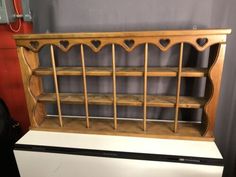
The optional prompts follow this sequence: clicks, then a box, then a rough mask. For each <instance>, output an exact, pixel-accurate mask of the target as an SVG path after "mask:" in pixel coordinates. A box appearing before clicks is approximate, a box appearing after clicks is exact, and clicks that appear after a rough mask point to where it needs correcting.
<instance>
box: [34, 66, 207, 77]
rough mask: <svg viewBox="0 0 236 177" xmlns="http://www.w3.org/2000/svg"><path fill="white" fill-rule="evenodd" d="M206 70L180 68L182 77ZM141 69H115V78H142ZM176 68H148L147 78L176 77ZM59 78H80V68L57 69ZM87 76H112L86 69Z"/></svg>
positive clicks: (109, 70) (108, 71) (39, 70)
mask: <svg viewBox="0 0 236 177" xmlns="http://www.w3.org/2000/svg"><path fill="white" fill-rule="evenodd" d="M207 72H208V70H207V69H205V68H190V67H186V68H185V67H184V68H182V73H181V75H182V77H205V76H206V75H207ZM143 73H144V68H143V67H116V76H143V75H144V74H143ZM177 73H178V68H177V67H148V71H147V76H149V77H155V76H166V77H176V76H177ZM33 74H34V75H38V76H46V75H52V74H53V70H52V68H46V67H45V68H37V69H35V70H34V71H33ZM57 75H59V76H64V75H65V76H77V75H78V76H80V75H82V67H57ZM86 75H87V76H112V67H86Z"/></svg>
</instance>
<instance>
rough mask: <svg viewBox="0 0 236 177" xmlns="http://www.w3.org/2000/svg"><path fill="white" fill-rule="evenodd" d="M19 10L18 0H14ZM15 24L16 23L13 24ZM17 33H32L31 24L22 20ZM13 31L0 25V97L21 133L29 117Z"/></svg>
mask: <svg viewBox="0 0 236 177" xmlns="http://www.w3.org/2000/svg"><path fill="white" fill-rule="evenodd" d="M16 3H17V7H18V8H19V10H20V12H21V9H20V1H18V0H17V1H16ZM14 25H16V26H17V24H13V27H14ZM18 33H32V24H31V23H26V22H23V21H22V26H21V30H20V31H19V32H18ZM14 34H16V33H13V32H12V31H11V30H10V28H9V26H8V25H7V24H1V25H0V97H1V98H2V99H3V100H4V101H5V102H6V104H7V106H8V108H9V110H10V113H11V116H12V117H13V118H14V119H15V120H17V121H19V122H20V125H21V128H22V130H23V133H25V132H26V131H27V130H28V127H29V118H28V112H27V107H26V101H25V95H24V89H23V83H22V79H21V72H20V65H19V61H18V57H17V52H16V44H15V41H14V39H13V35H14Z"/></svg>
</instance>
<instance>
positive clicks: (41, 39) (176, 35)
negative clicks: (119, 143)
mask: <svg viewBox="0 0 236 177" xmlns="http://www.w3.org/2000/svg"><path fill="white" fill-rule="evenodd" d="M230 32H231V30H229V29H219V30H181V31H180V30H177V31H147V32H138V31H137V32H114V33H113V32H111V33H109V32H107V33H78V34H75V33H70V34H34V35H28V34H27V35H18V36H15V39H16V44H17V53H18V56H19V61H20V66H21V73H22V79H23V83H24V90H25V95H26V101H27V108H28V113H29V117H30V123H31V128H34V129H40V130H42V129H45V130H52V131H69V132H70V131H71V132H83V133H98V134H119V135H132V136H157V137H159V136H163V137H169V136H170V137H177V138H182V137H189V139H196V138H197V139H201V138H202V139H210V138H212V137H213V133H214V131H213V130H214V124H215V114H216V108H217V102H218V99H219V91H220V89H219V88H220V83H221V76H222V70H223V61H224V55H225V48H226V39H227V34H229V33H230ZM186 44H187V45H191V46H192V47H194V48H195V49H196V52H194V55H196V56H197V55H199V54H200V52H203V51H206V50H208V49H209V52H208V53H209V57H203V58H202V57H200V58H202V59H204V60H205V59H206V61H205V63H208V65H207V66H206V68H198V67H197V66H196V67H183V63H185V62H183V59H184V56H185V55H184V54H185V52H186V51H187V47H186ZM47 45H49V46H50V52H49V53H48V56H49V55H50V58H49V59H50V65H49V67H41V65H42V63H41V61H42V60H44V59H43V58H41V56H40V55H39V53H40V50H41V49H42V48H43V47H44V46H47ZM140 45H142V46H143V48H140V52H139V54H140V56H141V57H143V64H141V65H140V66H137V67H134V66H129V65H128V63H129V62H128V63H127V64H125V66H122V67H121V66H117V65H116V63H118V62H119V59H120V58H119V57H118V56H120V50H117V48H118V46H119V48H120V47H122V48H123V49H124V51H125V52H127V53H129V52H132V51H133V50H134V49H135V48H136V47H138V46H140ZM151 45H152V47H153V46H155V47H157V48H158V49H159V50H160V53H161V55H162V54H164V53H166V52H167V51H168V50H169V49H170V48H172V47H173V46H176V45H178V46H179V47H178V51H175V54H176V56H177V55H178V58H177V60H176V58H175V57H174V58H175V60H176V62H177V63H178V65H177V66H175V67H161V66H152V65H151V62H150V60H152V59H153V58H150V57H151V56H150V46H151ZM74 46H79V48H78V49H79V50H78V58H77V60H78V62H79V63H81V65H80V66H66V67H60V66H58V67H57V63H58V58H57V57H55V48H59V50H61V51H63V52H65V55H66V54H68V51H69V50H70V49H71V48H73V47H74ZM85 46H86V47H85ZM105 46H110V47H111V48H110V52H108V53H109V55H110V60H111V66H104V65H103V66H97V67H95V66H91V67H89V66H86V61H87V59H88V58H89V57H91V55H88V52H89V53H90V52H94V53H100V52H101V51H102V49H103V48H104V47H105ZM88 48H89V50H88ZM90 49H91V50H90ZM158 55H159V54H158ZM63 56H64V55H63ZM68 57H70V56H69V55H67V57H65V58H64V59H62V60H67V58H68ZM171 57H172V56H171ZM188 57H189V60H188V62H195V61H192V60H193V58H191V57H190V55H189V56H188ZM92 58H93V57H92ZM97 59H98V58H97ZM149 63H150V64H149ZM32 76H33V77H32ZM41 76H50V77H52V78H53V80H48V81H47V83H46V84H48V83H49V82H51V83H50V84H51V85H52V84H53V85H54V90H53V91H52V92H54V93H44V91H43V88H44V87H45V85H44V84H45V82H43V77H41ZM60 76H79V77H80V78H81V79H82V83H81V86H82V87H83V91H82V93H61V92H60V90H59V86H61V85H60V83H59V81H60V80H58V77H60ZM91 76H93V77H101V76H105V77H109V78H107V81H108V82H110V85H112V86H111V87H112V88H111V90H112V91H111V93H110V94H103V93H99V89H97V91H95V92H97V93H96V94H95V93H88V92H89V91H88V90H87V88H88V86H87V84H90V86H89V87H94V86H95V83H91V82H87V78H88V77H91ZM130 76H131V77H140V78H142V79H143V83H142V84H141V85H140V87H142V90H143V92H142V93H140V95H135V94H117V90H118V89H117V79H118V78H119V77H130ZM150 77H173V78H176V79H175V80H173V82H172V85H170V87H175V88H176V93H175V94H174V95H173V96H168V95H165V96H161V95H148V83H149V81H151V82H153V81H154V80H151V79H150ZM185 77H191V78H202V77H207V79H206V82H205V83H204V84H202V86H204V88H202V89H204V90H205V93H204V98H202V97H188V96H181V93H182V91H183V90H181V88H182V87H181V85H182V78H185ZM63 79H64V80H66V79H68V77H65V78H63ZM130 79H131V80H132V78H130ZM149 79H150V80H149ZM129 81H130V80H129ZM133 81H134V82H136V80H135V79H134V80H133ZM133 81H131V82H130V83H131V84H132V83H133ZM69 86H70V85H68V87H69ZM66 87H67V86H66ZM156 87H157V88H155V89H159V87H161V85H160V84H159V85H156ZM36 95H37V96H36ZM38 103H40V104H38ZM47 103H55V105H56V108H57V109H55V110H53V112H54V114H56V115H58V117H56V118H49V117H47V114H48V110H47V108H48V107H47V106H45V105H46V104H47ZM62 104H82V105H83V106H84V111H85V115H84V119H75V118H74V119H72V118H68V117H67V118H65V117H63V112H64V111H62ZM90 105H110V106H111V108H112V109H113V120H109V121H108V120H94V119H92V117H90V115H93V114H96V110H95V109H89V108H91V107H89V106H90ZM117 106H140V107H141V108H142V113H141V114H142V115H140V117H142V121H139V120H137V121H133V122H129V120H122V121H120V119H119V117H118V115H119V114H118V113H117V112H118V111H117ZM149 107H161V108H173V110H174V111H175V114H174V117H173V119H172V120H173V122H172V123H165V124H164V123H163V124H162V123H159V122H158V123H156V122H150V121H148V120H147V115H148V113H149V111H152V109H148V108H149ZM181 108H192V109H199V108H202V109H203V110H204V114H202V116H201V121H202V124H197V125H196V124H194V125H193V124H191V121H190V120H191V119H186V120H188V124H182V123H181V122H180V121H179V119H180V115H181V113H182V111H181V112H180V111H179V110H180V109H181ZM94 111H95V113H94ZM68 116H70V115H68ZM79 116H81V115H79ZM199 119H200V117H199Z"/></svg>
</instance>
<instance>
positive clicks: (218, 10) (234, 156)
mask: <svg viewBox="0 0 236 177" xmlns="http://www.w3.org/2000/svg"><path fill="white" fill-rule="evenodd" d="M31 8H32V13H33V24H34V31H35V32H38V33H45V32H85V31H86V32H88V31H130V30H158V29H189V28H190V29H191V28H193V27H194V28H196V27H197V28H221V27H222V28H232V29H233V34H232V35H231V36H229V38H228V47H227V53H226V60H225V66H224V72H223V80H222V87H221V96H220V101H219V106H218V111H217V121H216V129H215V136H216V142H217V145H218V146H219V148H220V150H221V152H222V154H223V156H224V159H225V171H224V176H225V177H226V176H227V177H230V176H232V177H233V176H236V171H235V169H236V151H235V149H236V129H235V128H234V125H236V119H235V118H234V113H236V109H235V106H236V105H235V104H236V92H235V89H236V88H235V87H236V77H235V75H236V70H235V66H236V60H235V59H234V56H235V54H236V53H235V52H236V51H235V49H234V48H235V47H234V46H235V45H236V40H235V35H234V31H235V30H236V20H235V16H234V15H235V8H236V1H235V0H205V1H197V0H178V1H173V0H145V1H143V0H119V1H118V0H99V1H98V0H86V1H85V0H84V1H83V0H67V1H65V0H64V1H63V0H40V1H37V0H31ZM71 55H73V54H71ZM172 55H174V51H173V52H172ZM186 57H187V56H186ZM91 82H93V81H91ZM48 89H50V88H48ZM78 89H79V88H78Z"/></svg>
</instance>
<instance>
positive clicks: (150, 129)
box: [33, 117, 212, 140]
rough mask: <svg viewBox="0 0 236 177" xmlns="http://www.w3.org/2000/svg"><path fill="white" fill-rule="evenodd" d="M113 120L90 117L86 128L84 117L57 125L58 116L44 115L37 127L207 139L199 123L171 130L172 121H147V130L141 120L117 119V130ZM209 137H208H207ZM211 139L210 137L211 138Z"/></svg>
mask: <svg viewBox="0 0 236 177" xmlns="http://www.w3.org/2000/svg"><path fill="white" fill-rule="evenodd" d="M113 123H114V122H113V120H97V119H90V128H86V122H85V119H78V118H63V127H60V126H59V121H58V118H52V117H46V118H45V119H44V120H43V122H42V123H41V124H40V125H39V127H37V128H33V129H38V130H50V131H53V130H54V131H62V132H79V133H92V134H93V133H94V134H108V135H126V136H127V135H128V136H144V137H159V138H175V137H176V138H178V139H181V137H182V138H183V139H194V140H198V139H199V140H204V139H205V140H207V138H204V137H202V136H201V134H202V132H201V130H202V129H201V124H196V123H179V124H178V125H179V129H178V132H176V133H174V132H173V127H174V124H173V123H167V122H147V130H146V131H145V132H144V131H143V122H142V121H130V120H118V126H117V130H114V128H113V127H114V125H113ZM208 139H209V138H208ZM211 140H212V138H211Z"/></svg>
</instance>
